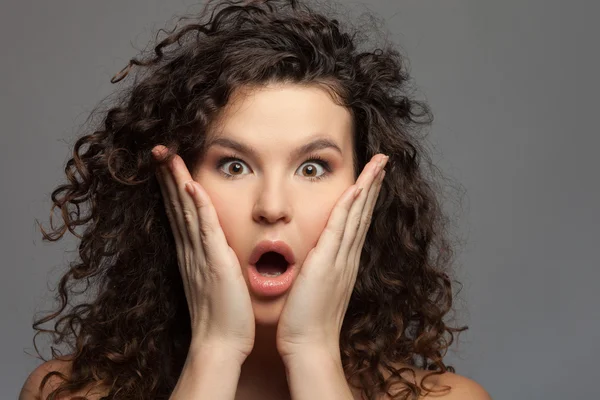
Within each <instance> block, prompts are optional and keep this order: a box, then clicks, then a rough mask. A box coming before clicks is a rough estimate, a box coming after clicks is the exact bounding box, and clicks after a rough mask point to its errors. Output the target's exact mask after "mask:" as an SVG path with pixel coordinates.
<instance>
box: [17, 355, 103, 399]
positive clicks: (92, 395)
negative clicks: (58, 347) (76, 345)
mask: <svg viewBox="0 0 600 400" xmlns="http://www.w3.org/2000/svg"><path fill="white" fill-rule="evenodd" d="M53 371H56V372H60V373H61V374H64V375H66V376H69V374H70V373H71V363H70V362H69V361H62V360H50V361H46V362H45V363H43V364H41V365H40V366H38V367H37V368H36V369H34V370H33V372H31V374H29V376H28V377H27V380H26V381H25V383H24V384H23V388H22V389H21V393H20V394H19V400H44V399H46V397H48V395H49V394H50V392H52V391H53V390H54V389H56V388H57V387H58V386H60V384H61V383H62V382H63V380H62V379H61V378H60V377H59V376H56V375H53V376H52V377H50V379H49V380H48V381H47V383H46V385H45V386H44V388H43V390H42V392H41V393H40V384H41V383H42V380H43V379H44V377H45V376H46V375H47V374H48V373H49V372H53ZM107 393H108V390H107V389H106V388H105V387H102V386H100V385H91V386H90V387H88V388H85V389H83V390H81V391H79V392H77V393H72V394H70V395H62V396H60V397H58V398H57V400H68V399H70V398H71V397H75V396H87V397H88V399H89V400H100V398H102V397H103V396H106V394H107Z"/></svg>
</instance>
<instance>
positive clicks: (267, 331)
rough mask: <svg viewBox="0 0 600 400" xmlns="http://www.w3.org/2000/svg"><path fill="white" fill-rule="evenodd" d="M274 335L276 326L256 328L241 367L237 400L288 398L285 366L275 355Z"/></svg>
mask: <svg viewBox="0 0 600 400" xmlns="http://www.w3.org/2000/svg"><path fill="white" fill-rule="evenodd" d="M276 332H277V327H276V326H275V327H273V326H259V325H257V326H256V335H255V339H254V348H253V349H252V353H250V355H249V356H248V357H247V358H246V361H245V362H244V364H243V365H242V370H241V374H240V379H239V382H238V387H237V392H236V396H235V399H236V400H254V399H264V400H269V399H278V400H281V399H289V398H290V390H289V387H288V382H287V376H286V371H285V365H284V364H283V361H282V359H281V357H280V356H279V353H278V352H277V346H276V341H275V338H276Z"/></svg>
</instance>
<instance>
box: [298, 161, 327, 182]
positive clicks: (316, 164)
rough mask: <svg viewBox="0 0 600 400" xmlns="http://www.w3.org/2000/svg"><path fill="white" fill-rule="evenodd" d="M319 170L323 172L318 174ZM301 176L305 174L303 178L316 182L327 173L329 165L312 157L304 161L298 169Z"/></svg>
mask: <svg viewBox="0 0 600 400" xmlns="http://www.w3.org/2000/svg"><path fill="white" fill-rule="evenodd" d="M319 168H320V169H322V170H323V172H321V173H319ZM298 170H299V171H300V173H301V174H305V175H304V176H305V177H307V178H308V179H310V180H312V181H316V180H319V179H323V178H324V177H326V176H327V174H328V173H329V171H330V169H329V164H328V163H327V162H326V161H324V160H322V159H320V158H316V157H312V158H310V159H309V160H306V161H305V162H304V163H303V164H302V165H301V166H300V168H298Z"/></svg>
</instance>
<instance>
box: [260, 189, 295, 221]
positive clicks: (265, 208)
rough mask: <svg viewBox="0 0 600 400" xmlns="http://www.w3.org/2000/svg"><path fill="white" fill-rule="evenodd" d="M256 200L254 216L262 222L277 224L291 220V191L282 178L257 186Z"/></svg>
mask: <svg viewBox="0 0 600 400" xmlns="http://www.w3.org/2000/svg"><path fill="white" fill-rule="evenodd" d="M257 190H258V194H257V195H256V202H255V204H254V208H253V210H252V218H253V219H254V221H256V222H257V223H260V224H275V223H277V222H279V221H282V222H284V223H288V222H290V220H291V215H292V205H291V203H290V201H289V196H290V194H289V191H287V190H285V188H284V186H283V184H282V183H281V180H277V179H271V180H269V181H268V182H267V181H265V183H264V184H263V185H262V186H261V187H259V188H257Z"/></svg>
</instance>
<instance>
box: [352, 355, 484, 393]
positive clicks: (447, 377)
mask: <svg viewBox="0 0 600 400" xmlns="http://www.w3.org/2000/svg"><path fill="white" fill-rule="evenodd" d="M395 368H397V369H400V368H410V369H411V370H412V371H413V372H414V376H413V374H412V373H410V372H403V373H402V374H401V375H402V377H403V378H405V379H406V380H408V381H409V382H412V383H415V384H418V385H419V386H422V384H423V380H424V379H425V377H426V376H427V375H429V374H431V371H426V370H423V369H419V368H414V367H409V366H407V365H401V364H396V365H395ZM380 371H381V373H382V375H383V376H384V379H387V378H389V376H390V373H389V371H387V370H385V369H383V368H382V369H380ZM424 384H425V387H427V388H431V389H433V390H434V391H435V392H430V393H428V394H425V395H424V396H422V397H420V399H423V400H429V399H432V400H492V398H491V397H490V395H489V394H488V392H486V390H485V389H484V388H483V387H482V386H481V385H479V384H478V383H477V382H475V381H474V380H472V379H469V378H466V377H464V376H461V375H458V374H454V373H452V372H446V373H444V374H441V375H431V376H430V377H429V378H427V379H425V382H424ZM447 388H448V389H447ZM394 390H395V389H392V394H395V391H394ZM352 392H353V394H354V398H355V399H356V400H359V399H361V396H360V391H359V390H356V389H352ZM379 400H393V397H390V396H389V395H387V394H384V395H382V397H381V398H380V399H379Z"/></svg>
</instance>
